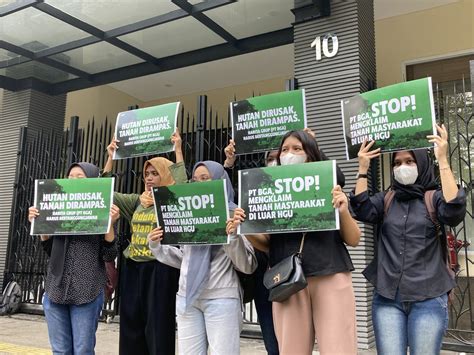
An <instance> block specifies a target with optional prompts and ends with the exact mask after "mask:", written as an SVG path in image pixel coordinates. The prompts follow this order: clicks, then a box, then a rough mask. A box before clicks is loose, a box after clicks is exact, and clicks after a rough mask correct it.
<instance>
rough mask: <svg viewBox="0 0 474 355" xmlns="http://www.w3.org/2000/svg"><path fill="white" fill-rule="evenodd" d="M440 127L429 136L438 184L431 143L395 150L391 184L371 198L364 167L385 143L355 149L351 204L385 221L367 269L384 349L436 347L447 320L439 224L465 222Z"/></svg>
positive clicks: (450, 283)
mask: <svg viewBox="0 0 474 355" xmlns="http://www.w3.org/2000/svg"><path fill="white" fill-rule="evenodd" d="M437 130H438V133H439V135H430V136H428V139H429V141H430V142H432V143H435V144H436V146H435V148H434V154H435V156H436V159H437V160H438V164H439V172H440V178H441V188H440V187H439V184H438V183H437V181H436V180H435V175H434V169H433V163H432V161H431V159H430V157H429V156H428V152H427V150H426V149H420V150H411V151H400V152H396V153H394V154H393V157H392V181H393V182H392V186H391V191H389V192H388V191H383V192H379V193H376V194H375V195H373V196H371V197H370V196H369V194H368V191H367V171H368V169H369V165H370V160H371V159H373V158H376V157H378V156H379V155H380V149H375V150H373V151H370V148H371V147H372V146H373V145H374V143H375V142H370V143H368V144H367V142H364V143H363V144H362V146H361V148H360V150H359V153H358V157H359V174H358V179H357V184H356V187H355V195H354V196H352V197H351V205H352V207H353V209H354V213H355V215H356V218H357V219H359V220H361V221H364V222H368V223H376V224H379V226H380V228H379V234H378V236H377V244H376V245H377V251H376V254H375V255H376V257H375V258H374V260H372V262H371V263H370V264H369V266H368V267H367V268H366V269H365V270H364V276H365V277H366V278H367V279H368V280H369V281H370V282H371V283H372V284H373V285H374V287H375V291H374V298H373V302H372V320H373V324H374V331H375V340H376V345H377V352H378V353H381V354H405V353H406V352H407V347H409V348H410V354H439V352H440V350H441V343H442V339H443V335H444V332H445V330H446V328H447V325H448V293H449V292H450V291H451V289H453V288H454V287H455V281H454V278H453V277H452V275H450V274H451V273H452V272H451V270H448V267H447V247H446V235H445V234H444V233H440V232H441V229H440V225H439V224H440V223H441V226H443V225H444V224H446V225H449V226H456V225H457V224H458V223H459V222H461V221H462V219H463V218H464V215H465V213H466V195H465V192H464V190H463V189H462V188H458V187H457V185H456V181H455V179H454V176H453V173H452V172H451V168H450V166H449V162H448V158H447V155H448V142H447V138H448V132H447V131H446V129H445V127H444V125H442V126H441V127H440V126H437ZM390 196H391V198H390ZM430 204H431V207H429V206H430ZM430 210H431V211H432V214H431V216H430V213H429V212H430ZM433 215H436V216H433ZM441 228H444V227H441Z"/></svg>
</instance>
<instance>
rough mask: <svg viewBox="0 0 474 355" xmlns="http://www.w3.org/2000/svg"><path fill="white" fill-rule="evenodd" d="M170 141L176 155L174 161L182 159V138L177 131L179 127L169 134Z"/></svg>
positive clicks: (178, 161)
mask: <svg viewBox="0 0 474 355" xmlns="http://www.w3.org/2000/svg"><path fill="white" fill-rule="evenodd" d="M171 143H173V144H174V154H175V156H176V163H180V162H182V161H184V158H183V148H182V146H183V140H182V139H181V134H180V133H179V129H178V128H176V131H174V133H173V135H172V136H171Z"/></svg>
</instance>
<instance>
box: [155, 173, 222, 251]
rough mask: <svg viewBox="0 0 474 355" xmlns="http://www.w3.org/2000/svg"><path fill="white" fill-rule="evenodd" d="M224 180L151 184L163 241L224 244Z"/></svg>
mask: <svg viewBox="0 0 474 355" xmlns="http://www.w3.org/2000/svg"><path fill="white" fill-rule="evenodd" d="M225 184H226V182H225V181H224V180H213V181H205V182H195V183H191V184H181V185H170V186H160V187H154V188H153V198H154V199H155V211H156V215H157V217H158V225H160V226H161V227H162V228H163V232H164V234H163V240H162V243H163V244H173V245H178V244H227V243H228V239H227V238H228V237H227V233H226V231H225V228H226V221H227V218H228V216H229V214H228V204H227V194H226V186H225Z"/></svg>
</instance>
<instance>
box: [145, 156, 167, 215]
mask: <svg viewBox="0 0 474 355" xmlns="http://www.w3.org/2000/svg"><path fill="white" fill-rule="evenodd" d="M150 165H151V166H152V167H154V168H155V170H156V171H157V172H158V174H159V175H160V184H159V185H158V186H169V185H174V184H175V181H174V179H173V176H172V175H171V171H170V169H169V168H170V166H171V165H173V162H172V161H169V160H168V159H166V158H161V157H157V158H153V159H150V160H147V161H146V162H145V164H144V165H143V179H145V172H146V169H147V168H148V166H150ZM140 203H141V205H142V206H143V207H144V208H148V207H150V206H152V205H153V196H152V193H151V191H146V190H145V191H143V193H142V194H141V195H140Z"/></svg>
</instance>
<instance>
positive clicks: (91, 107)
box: [65, 85, 143, 127]
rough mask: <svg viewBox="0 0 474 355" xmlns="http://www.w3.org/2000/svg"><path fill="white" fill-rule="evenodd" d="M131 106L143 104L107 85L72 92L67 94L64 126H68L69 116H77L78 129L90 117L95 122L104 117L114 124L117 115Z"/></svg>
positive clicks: (85, 123) (100, 120)
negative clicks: (111, 120)
mask: <svg viewBox="0 0 474 355" xmlns="http://www.w3.org/2000/svg"><path fill="white" fill-rule="evenodd" d="M132 105H139V106H141V105H143V102H142V101H140V100H138V99H137V98H136V97H133V96H130V95H127V94H125V93H123V92H122V91H119V90H116V89H114V88H112V87H110V86H107V85H104V86H98V87H94V88H90V89H84V90H79V91H73V92H70V93H68V94H67V105H66V115H65V120H66V122H65V126H66V127H68V126H69V122H70V118H71V116H79V127H84V126H85V125H87V122H88V121H89V120H92V117H95V120H96V122H97V121H99V122H102V120H105V117H108V118H109V119H113V120H114V122H115V118H116V117H117V114H118V113H119V112H122V111H126V110H127V109H128V107H129V106H132Z"/></svg>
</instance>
